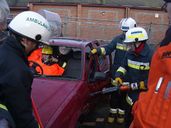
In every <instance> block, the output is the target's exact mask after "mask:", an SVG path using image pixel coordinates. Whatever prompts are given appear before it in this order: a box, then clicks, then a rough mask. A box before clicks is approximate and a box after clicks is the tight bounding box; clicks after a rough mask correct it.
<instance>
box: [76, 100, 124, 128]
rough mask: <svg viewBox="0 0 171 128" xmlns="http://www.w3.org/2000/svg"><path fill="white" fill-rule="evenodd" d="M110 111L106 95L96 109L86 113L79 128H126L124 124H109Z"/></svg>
mask: <svg viewBox="0 0 171 128" xmlns="http://www.w3.org/2000/svg"><path fill="white" fill-rule="evenodd" d="M108 112H109V100H108V97H105V99H102V101H101V102H100V103H99V104H98V105H97V107H96V109H95V110H94V111H92V112H90V113H89V114H88V115H86V117H85V118H84V121H83V122H82V123H81V124H80V126H79V127H78V128H124V126H123V125H118V124H114V125H111V124H108V123H107V121H106V119H107V116H108V114H109V113H108Z"/></svg>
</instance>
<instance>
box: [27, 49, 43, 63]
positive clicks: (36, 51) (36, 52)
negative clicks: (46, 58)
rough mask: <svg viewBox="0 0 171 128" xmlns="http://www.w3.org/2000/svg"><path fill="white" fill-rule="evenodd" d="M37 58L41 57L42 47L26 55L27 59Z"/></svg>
mask: <svg viewBox="0 0 171 128" xmlns="http://www.w3.org/2000/svg"><path fill="white" fill-rule="evenodd" d="M39 58H42V48H38V49H36V50H34V51H33V52H32V53H31V55H30V56H29V57H28V60H32V61H34V60H37V59H39Z"/></svg>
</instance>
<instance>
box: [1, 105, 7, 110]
mask: <svg viewBox="0 0 171 128" xmlns="http://www.w3.org/2000/svg"><path fill="white" fill-rule="evenodd" d="M0 108H2V109H5V110H6V111H8V109H7V107H6V106H5V105H3V104H0Z"/></svg>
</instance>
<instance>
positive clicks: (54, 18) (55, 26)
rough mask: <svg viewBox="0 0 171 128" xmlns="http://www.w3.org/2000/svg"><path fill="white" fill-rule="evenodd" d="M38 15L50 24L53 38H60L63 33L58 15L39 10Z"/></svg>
mask: <svg viewBox="0 0 171 128" xmlns="http://www.w3.org/2000/svg"><path fill="white" fill-rule="evenodd" d="M38 13H39V14H40V15H42V16H43V17H44V18H45V19H46V20H47V21H48V22H49V24H50V28H51V37H60V36H61V33H62V21H61V17H60V16H59V15H58V14H57V13H54V12H51V11H48V10H39V11H38Z"/></svg>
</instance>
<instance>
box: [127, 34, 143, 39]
mask: <svg viewBox="0 0 171 128" xmlns="http://www.w3.org/2000/svg"><path fill="white" fill-rule="evenodd" d="M135 38H144V34H143V33H138V34H137V33H136V34H135V35H129V36H128V39H135Z"/></svg>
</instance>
